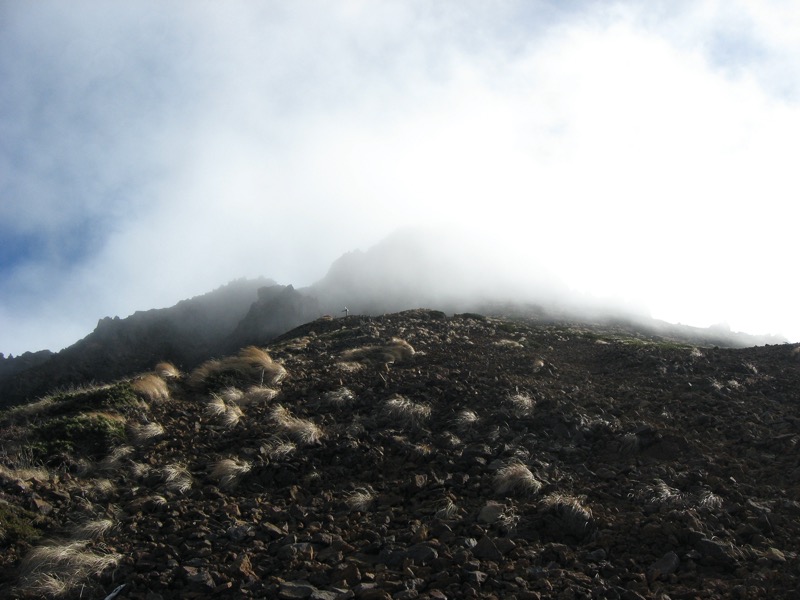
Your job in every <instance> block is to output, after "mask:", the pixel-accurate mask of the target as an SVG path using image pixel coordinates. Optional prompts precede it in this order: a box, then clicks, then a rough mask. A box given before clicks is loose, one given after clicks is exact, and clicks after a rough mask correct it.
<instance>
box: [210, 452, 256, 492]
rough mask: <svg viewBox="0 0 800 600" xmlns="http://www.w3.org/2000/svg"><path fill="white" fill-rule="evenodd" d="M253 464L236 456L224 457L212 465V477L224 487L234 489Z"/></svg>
mask: <svg viewBox="0 0 800 600" xmlns="http://www.w3.org/2000/svg"><path fill="white" fill-rule="evenodd" d="M252 468H253V466H252V464H251V463H250V462H249V461H246V460H242V459H238V458H236V459H234V458H223V459H222V460H219V461H217V462H216V463H214V464H213V465H211V477H213V478H214V479H216V480H217V481H218V482H219V486H220V487H221V488H224V489H233V488H235V487H236V486H237V485H238V484H239V482H240V481H241V480H242V477H244V476H245V475H246V474H247V473H249V472H250V469H252Z"/></svg>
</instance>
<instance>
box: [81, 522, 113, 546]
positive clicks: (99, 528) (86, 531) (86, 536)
mask: <svg viewBox="0 0 800 600" xmlns="http://www.w3.org/2000/svg"><path fill="white" fill-rule="evenodd" d="M113 528H114V521H112V520H111V519H99V520H96V521H87V522H85V523H81V524H80V525H75V526H74V527H73V528H72V530H71V532H70V533H71V535H70V537H71V539H72V540H74V541H78V540H97V539H100V538H102V537H103V536H104V535H105V534H106V533H108V532H109V531H111V530H112V529H113Z"/></svg>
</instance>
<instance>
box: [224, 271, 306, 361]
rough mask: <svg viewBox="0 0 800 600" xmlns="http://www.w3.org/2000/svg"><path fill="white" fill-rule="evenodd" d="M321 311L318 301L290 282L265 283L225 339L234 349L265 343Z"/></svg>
mask: <svg viewBox="0 0 800 600" xmlns="http://www.w3.org/2000/svg"><path fill="white" fill-rule="evenodd" d="M321 315H322V313H321V312H320V307H319V301H318V300H317V299H316V298H314V297H310V296H307V295H305V294H302V293H300V292H298V291H297V290H295V289H294V287H293V286H291V285H289V286H279V285H273V286H269V287H262V288H260V289H259V290H258V300H256V301H255V302H254V303H253V304H252V305H251V306H250V310H249V311H248V312H247V314H246V315H245V317H244V318H243V319H242V320H241V321H240V322H239V324H238V325H237V326H236V329H235V330H234V331H233V333H232V334H231V335H230V336H229V338H228V339H227V340H226V342H225V350H227V351H228V352H233V351H235V350H237V349H238V348H241V347H243V346H248V345H251V344H266V343H267V342H269V341H270V340H272V339H273V338H275V337H277V336H279V335H280V334H282V333H286V332H287V331H289V330H290V329H294V328H295V327H297V326H298V325H301V324H303V323H305V322H307V321H311V320H313V319H316V318H317V317H319V316H321Z"/></svg>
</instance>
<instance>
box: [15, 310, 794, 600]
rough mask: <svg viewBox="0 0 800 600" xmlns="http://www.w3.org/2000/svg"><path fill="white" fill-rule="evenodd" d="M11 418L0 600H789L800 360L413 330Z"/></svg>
mask: <svg viewBox="0 0 800 600" xmlns="http://www.w3.org/2000/svg"><path fill="white" fill-rule="evenodd" d="M152 369H153V370H152V371H150V372H146V373H138V374H130V375H129V376H128V377H125V378H122V379H119V380H117V381H115V382H113V383H111V384H108V385H102V386H88V387H83V388H76V389H68V390H64V389H60V390H54V391H53V392H52V393H50V395H47V396H45V397H43V398H41V399H40V400H38V401H36V402H33V403H29V404H26V405H22V406H19V407H15V408H13V409H8V410H5V411H3V412H0V439H2V448H1V449H0V484H1V487H0V595H3V596H4V597H19V598H41V597H61V598H87V599H88V598H106V597H108V596H109V595H111V594H114V593H116V594H117V595H116V597H117V598H137V599H143V600H144V599H147V600H157V599H159V598H204V597H217V598H226V597H230V598H242V597H244V598H247V597H251V598H283V599H293V598H301V599H302V598H310V599H330V600H333V599H342V600H344V599H347V598H356V599H359V600H361V599H365V600H368V599H390V598H392V599H396V600H408V599H414V598H432V599H442V598H498V599H499V598H517V599H520V600H521V599H536V598H622V599H626V600H636V599H640V598H654V599H655V598H658V599H661V600H666V599H667V598H670V599H678V598H686V599H689V598H739V599H750V598H791V597H796V596H795V594H796V590H797V589H798V587H799V586H800V563H798V555H797V540H798V539H800V502H798V500H799V499H800V453H799V452H798V444H800V430H799V429H798V425H800V347H798V346H797V345H788V344H783V345H774V346H765V347H758V348H745V349H719V348H714V347H696V346H691V345H688V344H684V343H681V342H679V341H674V340H668V339H664V338H658V337H655V336H644V335H639V334H636V333H635V332H632V331H630V330H627V331H626V330H622V329H614V328H611V327H606V328H601V327H596V326H595V327H592V326H588V325H584V326H570V325H566V324H560V325H559V324H549V325H547V324H535V323H528V322H525V321H523V320H500V319H495V318H487V317H483V316H480V315H475V314H462V315H456V316H453V317H447V316H445V315H444V314H443V313H439V312H434V311H424V310H416V311H407V312H403V313H398V314H392V315H386V316H383V317H358V316H356V317H346V318H340V319H320V320H317V321H314V322H311V323H308V324H306V325H303V326H301V327H299V328H297V329H294V330H293V331H291V332H289V333H287V334H285V335H282V336H280V337H278V338H276V339H274V340H273V341H272V342H271V343H270V344H269V345H268V346H263V347H261V346H248V347H245V348H242V349H241V350H239V351H237V352H235V353H233V354H232V355H231V356H220V357H217V358H214V359H212V360H209V361H207V362H205V363H203V364H201V365H200V366H198V367H197V368H196V369H193V370H192V371H191V372H188V373H183V372H180V371H179V370H178V369H177V368H176V367H175V366H174V365H173V364H170V363H164V362H162V363H158V362H157V361H154V362H153V364H152Z"/></svg>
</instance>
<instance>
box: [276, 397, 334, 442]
mask: <svg viewBox="0 0 800 600" xmlns="http://www.w3.org/2000/svg"><path fill="white" fill-rule="evenodd" d="M270 418H271V419H272V422H273V423H274V424H275V425H276V426H277V427H278V428H280V429H281V430H282V433H284V434H286V435H288V436H289V437H290V438H292V439H293V440H294V441H295V442H297V443H299V444H305V445H309V444H316V443H318V442H319V441H320V440H321V439H322V435H323V432H322V429H320V427H319V426H318V425H316V424H315V423H314V422H312V421H309V420H308V419H301V418H299V417H295V416H293V415H292V414H291V413H290V412H289V410H288V409H286V408H285V407H283V406H281V405H280V404H278V405H276V406H274V407H273V408H272V410H271V411H270Z"/></svg>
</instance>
